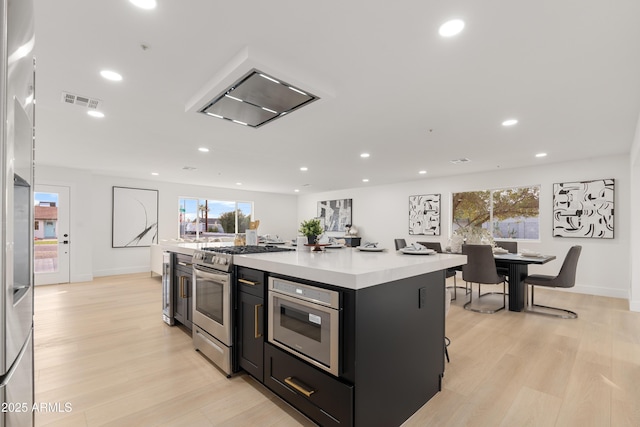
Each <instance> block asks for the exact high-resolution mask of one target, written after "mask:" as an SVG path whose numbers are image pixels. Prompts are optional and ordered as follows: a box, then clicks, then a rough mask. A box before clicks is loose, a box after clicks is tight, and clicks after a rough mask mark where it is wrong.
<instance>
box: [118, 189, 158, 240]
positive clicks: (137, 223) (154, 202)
mask: <svg viewBox="0 0 640 427" xmlns="http://www.w3.org/2000/svg"><path fill="white" fill-rule="evenodd" d="M112 219H113V223H112V233H111V237H112V242H111V247H113V248H132V247H143V246H150V245H151V244H152V243H158V190H145V189H142V188H127V187H113V205H112Z"/></svg>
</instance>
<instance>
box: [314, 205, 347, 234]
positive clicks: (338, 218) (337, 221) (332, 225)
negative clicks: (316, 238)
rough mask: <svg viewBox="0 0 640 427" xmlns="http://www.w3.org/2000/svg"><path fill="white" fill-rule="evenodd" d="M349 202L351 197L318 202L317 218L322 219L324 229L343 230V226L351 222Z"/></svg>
mask: <svg viewBox="0 0 640 427" xmlns="http://www.w3.org/2000/svg"><path fill="white" fill-rule="evenodd" d="M351 204H352V199H340V200H326V201H324V202H318V218H323V219H324V230H325V231H342V232H345V231H346V229H345V226H346V225H348V224H351Z"/></svg>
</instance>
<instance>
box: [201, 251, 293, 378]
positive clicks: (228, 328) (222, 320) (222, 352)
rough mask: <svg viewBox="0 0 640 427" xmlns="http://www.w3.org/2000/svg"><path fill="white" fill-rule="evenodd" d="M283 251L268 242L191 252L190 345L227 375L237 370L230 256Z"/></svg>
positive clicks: (231, 260) (231, 258) (231, 259)
mask: <svg viewBox="0 0 640 427" xmlns="http://www.w3.org/2000/svg"><path fill="white" fill-rule="evenodd" d="M286 250H289V249H288V248H281V247H277V246H269V245H267V246H255V245H254V246H252V245H248V246H223V247H209V248H203V249H202V250H198V251H195V252H194V254H193V258H192V264H193V289H194V292H193V294H192V295H193V310H192V313H193V316H192V318H193V328H192V334H193V345H194V347H195V348H196V350H199V351H200V352H201V353H202V354H204V355H205V356H207V357H208V358H209V360H211V361H212V362H213V363H214V364H216V365H218V367H219V368H220V369H222V370H223V371H224V372H225V373H226V374H227V375H231V374H232V373H233V372H234V371H235V370H236V369H237V366H236V365H237V363H236V362H235V360H234V357H233V351H234V348H233V341H234V336H233V331H234V325H233V317H234V316H233V306H234V303H233V301H232V294H233V285H232V283H233V280H232V279H233V277H232V274H233V268H232V267H233V257H234V255H241V254H256V253H267V252H280V251H286Z"/></svg>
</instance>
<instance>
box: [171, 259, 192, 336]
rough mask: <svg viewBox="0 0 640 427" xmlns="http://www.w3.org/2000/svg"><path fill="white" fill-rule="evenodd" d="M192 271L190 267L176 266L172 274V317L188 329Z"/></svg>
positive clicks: (189, 327)
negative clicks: (173, 303) (173, 305)
mask: <svg viewBox="0 0 640 427" xmlns="http://www.w3.org/2000/svg"><path fill="white" fill-rule="evenodd" d="M192 281H193V272H192V271H191V270H190V269H186V268H181V267H177V268H176V269H175V274H174V286H173V292H174V301H175V307H174V318H175V320H177V321H178V322H180V323H182V324H183V325H184V326H186V327H187V328H188V329H191V326H192V323H191V317H192V315H191V311H192V307H191V293H192Z"/></svg>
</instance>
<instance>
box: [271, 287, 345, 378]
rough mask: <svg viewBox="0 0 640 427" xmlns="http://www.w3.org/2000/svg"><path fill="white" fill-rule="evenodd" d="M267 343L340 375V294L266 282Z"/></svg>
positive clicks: (328, 290)
mask: <svg viewBox="0 0 640 427" xmlns="http://www.w3.org/2000/svg"><path fill="white" fill-rule="evenodd" d="M268 295H269V297H268V298H269V304H268V307H269V308H268V313H269V314H268V331H269V342H270V343H272V344H274V345H276V346H278V347H280V348H282V349H284V350H286V351H288V352H290V353H292V354H294V355H296V356H298V357H300V358H301V359H303V360H306V361H307V362H309V363H311V364H313V365H315V366H317V367H319V368H320V369H323V370H325V371H327V372H330V373H331V374H333V375H335V376H339V375H340V367H339V364H340V293H339V292H337V291H333V290H330V289H324V288H320V287H317V286H311V285H307V284H302V283H297V282H292V281H290V280H284V279H280V278H276V277H270V278H269V294H268Z"/></svg>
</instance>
